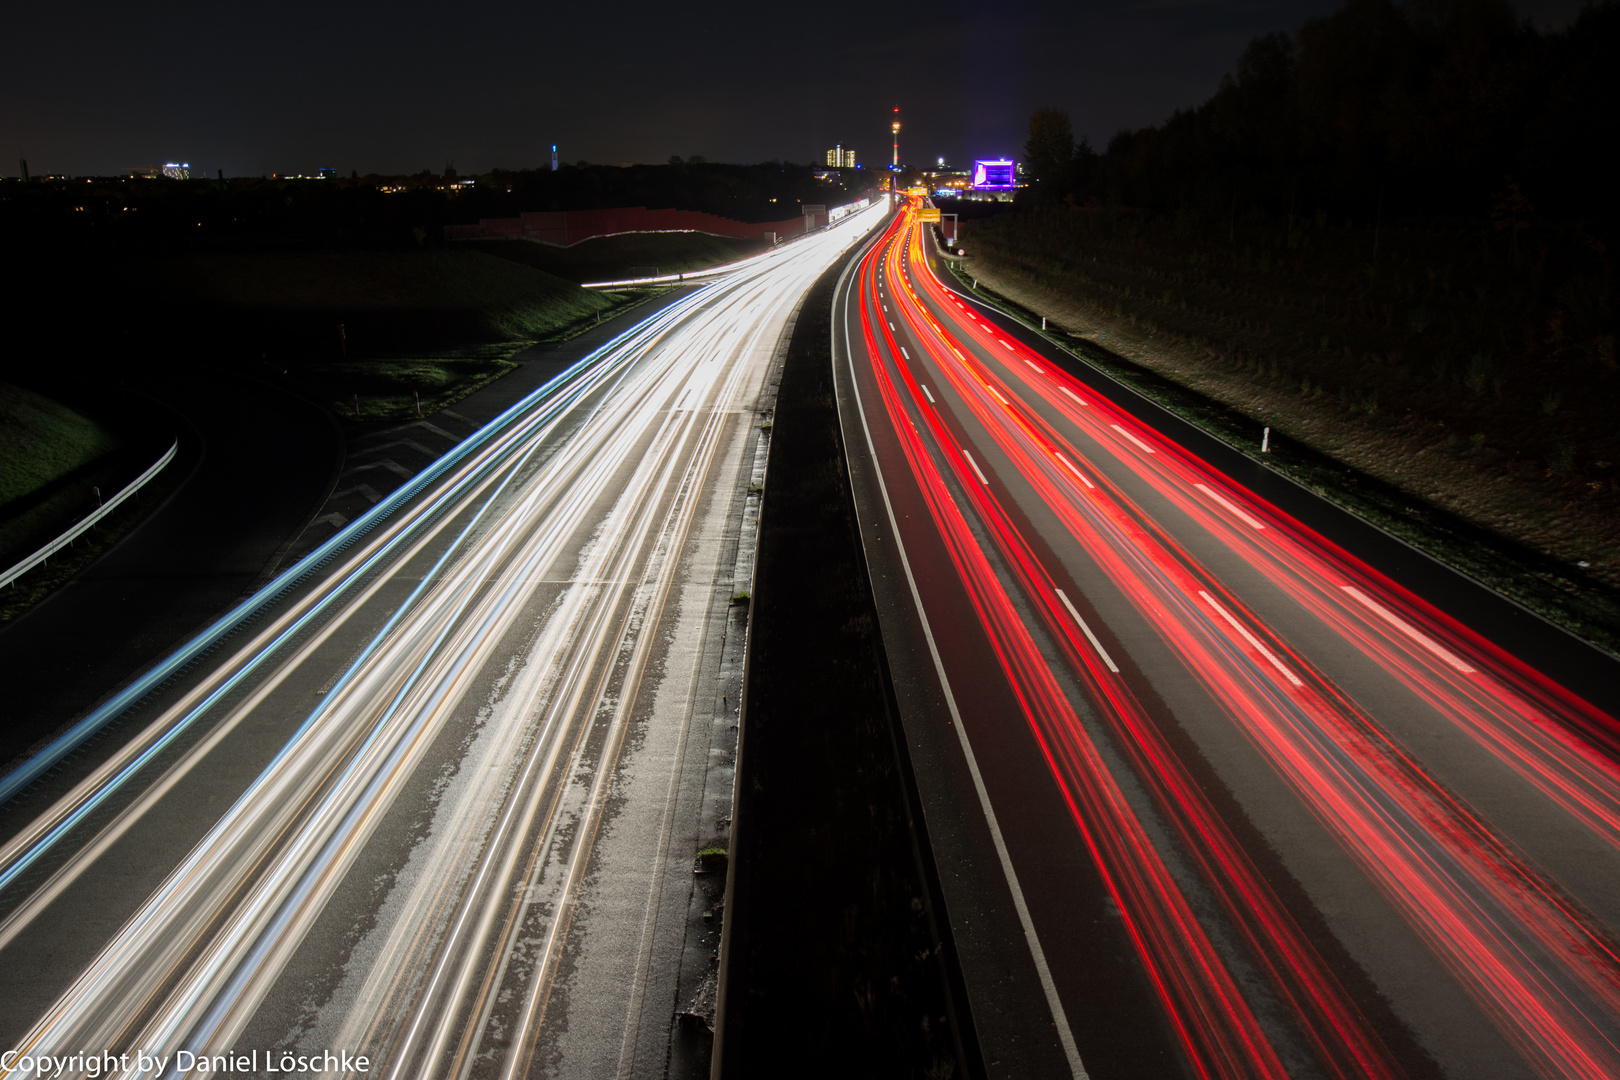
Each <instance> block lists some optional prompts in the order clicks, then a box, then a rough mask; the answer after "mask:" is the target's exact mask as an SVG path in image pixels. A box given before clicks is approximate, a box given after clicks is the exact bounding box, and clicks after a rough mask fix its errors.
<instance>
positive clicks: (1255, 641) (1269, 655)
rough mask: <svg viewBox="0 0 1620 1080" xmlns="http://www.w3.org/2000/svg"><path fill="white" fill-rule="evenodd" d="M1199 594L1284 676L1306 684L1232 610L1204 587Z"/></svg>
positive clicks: (1292, 681)
mask: <svg viewBox="0 0 1620 1080" xmlns="http://www.w3.org/2000/svg"><path fill="white" fill-rule="evenodd" d="M1198 595H1199V596H1202V597H1203V598H1204V599H1205V600H1207V601H1209V606H1210V607H1212V608H1214V609H1215V613H1216V614H1217V615H1219V616H1220V617H1221V618H1223V619H1225V620H1226V621H1227V623H1228V624H1230V625H1231V627H1232V629H1234V630H1236V631H1237V632H1238V633H1240V634H1242V635H1243V640H1245V641H1247V642H1248V643H1249V644H1250V645H1253V646H1254V647H1255V648H1256V649H1257V650H1259V652H1260V655H1261V656H1264V657H1265V658H1266V659H1267V660H1270V661H1271V666H1272V667H1274V668H1276V669H1277V670H1278V671H1280V672H1282V673H1283V678H1285V679H1287V680H1288V681H1289V682H1291V683H1293V684H1294V685H1295V686H1304V685H1305V684H1304V683H1302V682H1300V681H1299V676H1298V675H1295V674H1294V673H1293V672H1292V671H1289V670H1288V669H1287V668H1286V667H1284V666H1283V662H1282V661H1281V660H1279V659H1277V654H1276V653H1274V652H1272V651H1271V650H1270V649H1268V648H1266V647H1265V646H1264V645H1262V644H1260V639H1259V638H1257V637H1255V636H1254V635H1253V634H1251V633H1249V628H1248V627H1246V626H1244V625H1243V624H1242V623H1240V622H1238V621H1237V620H1236V619H1234V618H1233V617H1232V614H1231V612H1229V611H1227V610H1226V609H1225V608H1223V607H1221V605H1220V604H1218V603H1216V601H1215V598H1214V597H1213V596H1211V595H1209V593H1207V592H1205V591H1204V590H1203V589H1199V590H1198Z"/></svg>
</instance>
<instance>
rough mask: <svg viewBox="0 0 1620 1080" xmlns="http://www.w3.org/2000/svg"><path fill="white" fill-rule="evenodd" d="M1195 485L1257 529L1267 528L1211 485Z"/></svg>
mask: <svg viewBox="0 0 1620 1080" xmlns="http://www.w3.org/2000/svg"><path fill="white" fill-rule="evenodd" d="M1193 487H1195V488H1197V489H1198V490H1199V491H1202V492H1203V493H1204V494H1205V495H1208V496H1209V497H1210V498H1212V499H1214V500H1215V501H1216V502H1218V503H1220V504H1221V505H1222V506H1224V507H1226V508H1227V509H1228V510H1230V511H1231V512H1232V514H1233V515H1234V516H1235V517H1237V518H1240V519H1241V520H1243V521H1244V522H1246V523H1248V524H1249V525H1252V526H1254V527H1255V528H1256V529H1263V528H1265V526H1264V525H1262V524H1260V522H1258V521H1256V520H1255V519H1254V518H1252V517H1250V516H1249V515H1248V514H1245V513H1244V512H1243V511H1242V510H1240V509H1238V507H1237V505H1236V504H1234V503H1233V502H1232V501H1231V500H1229V499H1227V498H1226V497H1225V496H1223V495H1222V494H1221V493H1220V492H1218V491H1215V490H1213V489H1211V488H1210V487H1208V486H1207V485H1205V484H1194V485H1193Z"/></svg>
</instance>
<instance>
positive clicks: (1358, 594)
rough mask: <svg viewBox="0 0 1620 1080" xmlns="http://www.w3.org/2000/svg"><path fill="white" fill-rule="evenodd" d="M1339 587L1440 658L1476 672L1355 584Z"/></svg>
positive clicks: (1467, 673)
mask: <svg viewBox="0 0 1620 1080" xmlns="http://www.w3.org/2000/svg"><path fill="white" fill-rule="evenodd" d="M1339 588H1341V589H1343V590H1344V591H1345V592H1347V593H1349V594H1350V595H1351V596H1353V597H1355V598H1356V599H1357V600H1360V601H1361V602H1362V603H1363V604H1366V605H1367V606H1368V607H1370V608H1372V609H1373V610H1374V611H1376V612H1377V613H1378V614H1380V615H1382V616H1383V617H1384V618H1385V619H1386V620H1388V621H1389V622H1390V623H1391V624H1393V625H1394V626H1395V628H1396V629H1398V630H1400V631H1401V633H1403V634H1405V635H1406V636H1407V637H1409V638H1411V639H1412V640H1413V641H1415V642H1417V643H1418V644H1419V645H1421V646H1423V647H1424V648H1425V649H1428V650H1429V651H1430V652H1432V653H1434V655H1436V656H1438V657H1439V658H1440V659H1442V660H1444V661H1445V662H1446V663H1448V664H1450V665H1451V666H1452V667H1454V668H1456V669H1457V670H1458V671H1460V672H1462V673H1463V674H1464V675H1472V674H1473V673H1474V669H1473V668H1471V667H1469V666H1468V664H1467V662H1466V661H1464V660H1463V659H1462V658H1461V657H1459V656H1458V655H1457V654H1456V653H1454V652H1452V651H1451V650H1450V649H1448V648H1446V647H1445V646H1444V645H1442V644H1440V643H1439V642H1438V641H1436V640H1434V638H1432V637H1430V636H1429V635H1428V634H1425V633H1424V632H1423V631H1421V630H1419V629H1418V628H1417V627H1415V626H1413V625H1412V624H1411V623H1409V622H1407V621H1406V620H1405V619H1403V618H1401V617H1400V616H1399V615H1397V614H1395V613H1394V612H1393V611H1391V610H1389V608H1387V607H1385V606H1384V605H1383V604H1380V603H1379V602H1378V601H1376V600H1374V599H1373V598H1372V597H1370V596H1368V595H1367V594H1366V593H1364V592H1362V591H1361V590H1360V589H1358V588H1356V587H1355V586H1354V585H1340V586H1339Z"/></svg>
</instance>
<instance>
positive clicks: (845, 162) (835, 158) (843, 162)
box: [827, 143, 855, 169]
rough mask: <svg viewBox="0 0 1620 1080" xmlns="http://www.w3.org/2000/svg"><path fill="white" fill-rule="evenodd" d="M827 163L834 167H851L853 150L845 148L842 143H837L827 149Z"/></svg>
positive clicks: (852, 164) (853, 158)
mask: <svg viewBox="0 0 1620 1080" xmlns="http://www.w3.org/2000/svg"><path fill="white" fill-rule="evenodd" d="M827 164H828V165H830V166H832V167H833V168H835V169H853V168H854V167H855V151H854V150H853V149H849V150H845V149H844V144H843V143H839V144H838V145H837V146H835V147H833V148H832V149H831V150H829V151H827Z"/></svg>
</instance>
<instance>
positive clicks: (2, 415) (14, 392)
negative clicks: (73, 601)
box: [0, 382, 122, 566]
mask: <svg viewBox="0 0 1620 1080" xmlns="http://www.w3.org/2000/svg"><path fill="white" fill-rule="evenodd" d="M121 445H122V442H121V440H120V439H119V437H118V436H117V435H116V434H114V433H113V432H111V431H108V430H107V429H106V428H103V427H102V426H101V425H99V424H97V423H96V422H95V421H93V420H90V419H89V418H87V417H85V416H82V415H80V414H79V413H77V412H75V411H74V410H72V409H70V408H68V407H67V406H66V405H62V404H60V403H59V402H55V401H52V400H50V399H49V398H46V397H42V396H40V395H39V394H36V393H34V392H33V391H31V390H25V389H23V388H21V387H17V386H13V385H11V384H10V383H5V382H0V566H9V565H11V563H12V562H14V561H15V560H16V559H18V558H21V557H22V556H25V555H27V554H29V552H31V551H33V550H35V549H36V548H37V547H38V545H40V544H42V543H44V542H45V541H47V540H49V539H50V538H51V537H53V536H56V535H57V534H58V533H60V532H61V531H62V530H63V529H66V528H67V527H68V526H70V525H71V524H73V522H75V521H77V520H78V519H79V518H80V517H82V516H83V515H84V514H85V513H87V512H88V511H89V510H90V509H92V508H93V507H94V505H95V503H94V501H93V496H92V495H91V494H90V489H91V487H93V486H99V487H101V488H102V490H103V493H106V492H108V491H110V490H111V487H112V484H113V483H115V482H116V480H117V477H118V476H119V475H121V474H120V471H119V467H118V466H119V461H118V454H117V451H118V450H119V448H120V447H121Z"/></svg>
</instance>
